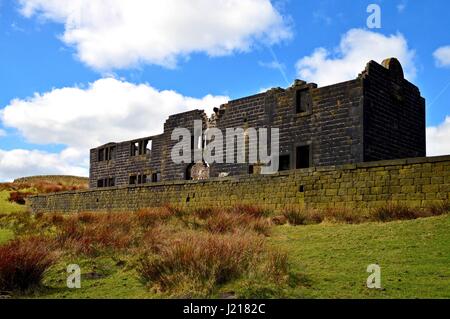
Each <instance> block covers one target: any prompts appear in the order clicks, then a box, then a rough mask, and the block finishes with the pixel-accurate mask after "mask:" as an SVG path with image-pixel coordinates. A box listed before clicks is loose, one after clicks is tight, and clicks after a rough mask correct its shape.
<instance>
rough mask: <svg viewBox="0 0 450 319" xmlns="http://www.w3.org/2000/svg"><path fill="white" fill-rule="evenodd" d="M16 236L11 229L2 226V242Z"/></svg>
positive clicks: (0, 232)
mask: <svg viewBox="0 0 450 319" xmlns="http://www.w3.org/2000/svg"><path fill="white" fill-rule="evenodd" d="M13 237H14V234H13V232H12V231H11V230H10V229H4V228H0V244H3V243H4V242H6V241H8V240H10V239H12V238H13Z"/></svg>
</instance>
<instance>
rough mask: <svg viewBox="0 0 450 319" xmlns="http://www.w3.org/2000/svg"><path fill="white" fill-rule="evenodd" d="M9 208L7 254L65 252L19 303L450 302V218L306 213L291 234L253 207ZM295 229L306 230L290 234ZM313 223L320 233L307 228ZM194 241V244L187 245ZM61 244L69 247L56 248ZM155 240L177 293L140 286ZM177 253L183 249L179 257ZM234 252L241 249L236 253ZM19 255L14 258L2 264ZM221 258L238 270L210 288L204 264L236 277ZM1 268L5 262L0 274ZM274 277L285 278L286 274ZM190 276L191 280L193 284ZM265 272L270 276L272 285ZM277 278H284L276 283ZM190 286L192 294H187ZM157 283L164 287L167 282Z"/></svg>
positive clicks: (0, 212) (1, 230) (3, 224)
mask: <svg viewBox="0 0 450 319" xmlns="http://www.w3.org/2000/svg"><path fill="white" fill-rule="evenodd" d="M8 198H9V191H8V190H3V191H0V245H9V243H10V242H9V241H10V240H12V239H14V237H15V236H19V237H18V238H22V239H23V238H26V237H27V236H30V235H32V236H34V235H39V236H44V237H42V238H55V239H56V240H57V243H58V245H59V246H58V247H57V248H56V251H59V252H61V255H60V257H58V259H57V262H56V264H54V265H53V266H51V267H50V268H49V269H48V271H47V272H46V273H45V274H44V277H43V280H42V285H40V286H39V287H38V288H36V287H35V288H33V289H30V290H26V291H22V292H17V291H15V292H14V291H13V292H11V294H12V297H15V298H171V297H195V295H194V296H193V295H191V294H190V293H188V294H187V295H186V294H185V293H186V292H191V291H192V290H195V289H192V287H191V286H189V285H193V286H195V287H203V288H204V287H205V286H206V287H207V289H206V290H205V291H204V292H202V293H201V295H200V296H202V297H207V298H224V297H240V298H450V215H449V214H448V213H447V214H446V213H444V214H443V215H441V216H435V217H427V218H418V219H414V218H416V217H420V216H422V213H421V212H415V213H417V214H418V215H414V216H412V215H411V214H410V213H411V212H408V211H404V210H396V209H397V208H395V207H394V208H392V207H390V208H389V209H387V210H384V211H383V214H381V215H380V214H375V215H371V216H372V217H371V218H372V219H370V218H367V216H366V217H365V218H361V217H358V216H357V213H356V212H350V213H349V212H343V211H334V212H333V211H325V215H324V216H323V218H319V219H317V216H316V215H317V213H318V212H317V211H313V212H311V213H312V214H309V213H307V214H306V215H305V212H302V213H301V214H296V213H295V212H291V213H290V214H289V215H287V219H288V220H289V221H290V222H291V224H289V223H288V224H284V225H279V226H275V225H272V226H270V223H269V224H267V223H266V221H267V217H261V216H263V215H258V214H259V213H258V210H257V209H255V208H251V207H250V208H246V209H247V211H246V212H241V211H235V212H228V213H227V212H211V211H204V212H202V211H199V212H197V213H196V214H197V215H195V214H194V215H195V216H191V214H189V213H187V214H186V212H184V213H180V212H177V211H176V210H175V211H174V212H172V213H170V214H169V215H167V211H165V210H164V209H163V210H156V211H149V212H147V214H144V215H142V218H140V217H136V213H123V214H119V215H118V216H116V214H112V215H111V216H109V215H103V217H102V216H98V214H80V215H79V216H73V215H68V216H66V217H62V216H60V215H59V216H54V215H51V214H50V215H49V216H48V217H45V216H44V217H40V219H37V218H34V217H32V216H30V215H27V214H25V215H24V214H23V213H24V212H25V211H26V210H27V207H26V206H25V205H18V204H15V203H11V202H9V201H8ZM446 209H447V210H448V206H447V208H446ZM255 213H256V214H255ZM234 214H237V215H234ZM386 214H387V215H386ZM100 215H101V214H100ZM203 215H204V216H203ZM26 216H28V217H26ZM138 216H139V215H138ZM258 216H259V217H258ZM386 216H387V217H389V216H391V217H393V218H392V219H404V218H405V216H409V217H407V218H413V219H412V220H396V221H390V222H373V220H377V218H383V219H381V220H383V221H387V220H391V219H390V218H386ZM424 216H428V215H427V214H425V215H424ZM30 218H31V219H30ZM154 218H156V221H155V219H154ZM369 221H370V222H369ZM71 222H74V223H71ZM297 222H298V223H300V224H305V223H306V224H307V225H301V226H293V225H292V224H295V223H297ZM311 222H312V223H318V224H311V225H310V224H309V223H311ZM347 222H354V223H355V224H347ZM14 225H15V226H14ZM74 227H75V228H74ZM13 230H14V231H13ZM155 231H156V233H154V232H155ZM158 231H159V232H160V233H158ZM67 234H69V235H67ZM146 234H147V235H148V234H150V235H151V236H150V239H151V240H150V241H147V239H146ZM152 234H156V235H152ZM158 234H159V235H158ZM66 235H67V236H69V237H67V236H66ZM192 235H193V236H194V237H189V236H192ZM70 236H72V237H70ZM180 236H181V237H180ZM183 236H184V237H185V238H187V239H188V240H187V242H188V243H189V244H188V245H183V244H182V243H183V240H180V239H179V238H183ZM197 236H200V238H205V239H208V238H210V239H213V240H212V242H209V244H211V243H212V246H210V247H209V249H210V251H209V254H210V255H205V254H204V250H205V247H206V248H207V247H208V246H207V245H206V244H205V243H204V242H203V241H202V240H197V243H195V239H196V238H197ZM246 236H250V237H248V238H247V237H246ZM66 237H67V238H66ZM58 238H60V239H61V238H63V239H64V238H65V239H64V240H63V241H61V240H59V241H58ZM152 238H153V239H152ZM189 238H191V240H189ZM244 239H245V241H242V242H239V240H244ZM155 240H156V246H155V247H156V248H158V249H157V250H155V251H154V252H152V254H153V255H152V256H156V257H157V258H162V259H161V260H163V261H164V258H166V259H167V258H168V257H170V256H172V257H173V256H175V257H174V258H172V259H170V258H169V259H168V260H166V261H165V264H164V263H162V264H158V263H157V264H154V260H153V259H152V260H151V262H152V263H153V264H152V263H151V264H150V265H151V267H156V269H158V267H159V269H160V270H162V271H163V273H162V274H159V275H162V276H163V277H161V278H163V279H164V278H165V279H164V280H166V282H167V281H169V282H172V283H175V286H174V287H169V288H167V289H165V290H164V289H163V290H161V289H160V286H158V284H154V283H152V281H151V280H150V282H149V281H148V280H143V277H142V272H141V273H139V271H138V268H137V265H138V264H139V262H140V258H141V257H142V252H143V251H144V252H145V251H146V250H145V249H146V245H150V246H151V245H154V244H155V242H154V241H155ZM192 240H193V242H192ZM254 240H256V241H258V240H263V243H264V247H266V248H264V250H263V251H262V254H263V255H261V252H258V251H259V250H258V248H255V247H257V245H256V246H255V245H253V246H252V245H251V242H252V241H254ZM184 241H186V240H184ZM180 242H181V244H180ZM99 245H100V246H99ZM161 245H162V246H161ZM173 245H178V246H179V247H178V248H176V249H172V247H173ZM190 245H193V246H195V245H197V246H196V247H197V248H196V249H197V250H195V249H194V250H191V248H192V247H190ZM215 245H216V246H215ZM217 245H218V246H217ZM233 245H234V246H233ZM240 245H243V246H240ZM93 247H94V250H92V248H93ZM161 247H162V248H163V250H164V249H166V250H167V249H168V250H167V251H168V253H169V255H164V254H162V253H161V251H160V249H161ZM164 247H165V248H164ZM230 247H231V248H233V247H234V248H233V249H231V250H229V248H230ZM194 248H195V247H194ZM216 248H218V249H219V251H220V254H222V255H220V254H219V253H218V256H220V257H217V256H216V254H215V251H216ZM241 248H242V249H248V253H249V254H250V255H252V254H253V255H254V256H255V257H256V258H262V259H257V260H259V261H258V264H257V266H256V268H258V267H259V264H260V263H262V264H263V265H265V266H264V267H266V266H267V265H268V266H267V267H268V268H262V271H261V269H259V270H258V269H256V270H254V269H253V268H252V267H253V266H248V265H246V264H245V263H244V264H242V260H241V259H242V258H243V257H242V256H245V254H244V255H240V254H239V251H240V250H241ZM47 249H49V251H50V252H51V251H52V250H53V249H54V248H50V246H49V247H48V248H47ZM80 249H82V251H81V252H80V251H79V250H80ZM177 249H181V250H180V251H181V253H182V254H181V255H179V256H178V255H176V254H178V253H180V251H179V250H177ZM224 249H225V250H224ZM269 251H274V252H281V253H283V252H284V253H285V255H286V256H287V264H288V267H287V268H284V263H283V261H282V260H281V261H280V260H278V261H276V262H275V263H274V264H271V262H272V261H271V260H269V259H267V256H268V255H264V254H266V253H268V252H269ZM0 253H1V251H0ZM11 254H12V255H11ZM155 254H156V255H155ZM171 254H172V255H171ZM173 254H175V255H173ZM227 254H228V255H227ZM258 254H259V255H258ZM13 255H14V249H12V250H11V251H10V252H9V253H7V255H4V256H6V257H10V256H13ZM164 256H165V257H164ZM221 256H224V257H227V258H230V262H231V263H233V262H234V261H235V260H238V262H237V263H236V265H235V267H236V269H235V273H234V274H233V272H232V273H227V277H226V278H227V279H226V280H218V281H217V282H216V281H213V283H212V284H211V282H210V281H211V280H212V279H214V278H215V277H214V276H216V274H214V271H213V272H211V271H209V270H208V269H205V268H203V266H202V263H205V262H208V261H209V259H210V258H213V259H214V258H216V261H215V262H214V263H212V265H213V267H216V266H217V267H219V268H218V269H219V270H220V269H221V268H220V267H222V268H223V267H225V271H230V269H228V266H227V265H226V264H225V265H224V264H223V263H222V264H221V263H220V260H221V258H222V257H221ZM261 256H263V257H261ZM25 257H26V254H25ZM4 258H5V257H4ZM11 258H12V257H11ZM20 258H23V257H20ZM196 258H200V259H201V258H203V261H202V260H200V262H198V261H196ZM236 258H238V259H236ZM180 259H181V260H183V259H184V260H185V261H184V262H185V264H184V266H181V265H183V264H180V263H178V260H180ZM11 260H13V259H11ZM156 260H157V261H158V260H159V259H156ZM169 262H170V263H169ZM266 263H267V265H266ZM1 264H2V263H1V261H0V268H1ZM25 264H26V262H25V263H24V265H25ZM69 264H77V265H79V266H80V267H81V271H82V288H81V289H68V288H67V286H66V279H67V276H68V273H67V266H68V265H69ZM370 264H378V265H380V267H381V285H382V289H379V290H377V289H368V288H367V287H366V280H367V277H368V276H369V273H367V272H366V269H367V266H368V265H370ZM4 265H5V264H4ZM10 265H15V263H11V264H10ZM274 265H275V266H274ZM151 267H150V270H151V272H150V277H151V278H157V279H156V283H157V282H158V280H159V279H161V278H160V277H152V276H155V273H154V272H153V270H152V269H151ZM161 267H162V268H161ZM184 267H187V268H191V270H186V269H185V268H184ZM277 267H280V268H282V269H281V270H280V271H279V273H278V271H277V269H276V268H277ZM223 270H224V269H221V271H223ZM189 271H193V272H194V274H193V276H192V273H189ZM0 272H1V269H0ZM197 272H199V273H200V274H201V275H199V274H198V273H197ZM202 272H204V273H202ZM266 272H267V273H270V274H271V275H269V277H266V274H265V273H266ZM236 273H237V275H236ZM164 276H166V277H164ZM183 276H184V277H183ZM186 276H187V277H186ZM270 276H272V277H270ZM273 276H275V277H276V276H280V277H276V278H279V279H274V278H275V277H273ZM0 277H1V273H0ZM158 278H159V279H158ZM0 279H1V278H0ZM185 279H186V281H187V283H188V284H187V286H183V285H180V283H183V281H184V280H185ZM196 280H200V282H196ZM214 280H216V279H214ZM0 281H1V280H0ZM222 281H223V282H222ZM160 283H162V284H164V281H161V282H160ZM196 285H197V286H196ZM175 288H176V289H175ZM1 290H2V289H0V291H1Z"/></svg>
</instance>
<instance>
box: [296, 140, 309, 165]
mask: <svg viewBox="0 0 450 319" xmlns="http://www.w3.org/2000/svg"><path fill="white" fill-rule="evenodd" d="M296 153H297V154H296V155H297V156H296V157H297V163H296V168H297V169H300V168H309V167H310V164H311V163H310V160H309V158H310V147H309V145H304V146H298V147H297V152H296Z"/></svg>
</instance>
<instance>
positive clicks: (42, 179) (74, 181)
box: [13, 175, 89, 186]
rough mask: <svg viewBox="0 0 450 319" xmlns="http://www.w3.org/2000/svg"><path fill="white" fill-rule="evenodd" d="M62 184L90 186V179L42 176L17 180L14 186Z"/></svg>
mask: <svg viewBox="0 0 450 319" xmlns="http://www.w3.org/2000/svg"><path fill="white" fill-rule="evenodd" d="M39 183H48V184H61V185H67V186H76V185H88V184H89V178H87V177H79V176H68V175H42V176H29V177H22V178H17V179H15V180H14V182H13V184H39Z"/></svg>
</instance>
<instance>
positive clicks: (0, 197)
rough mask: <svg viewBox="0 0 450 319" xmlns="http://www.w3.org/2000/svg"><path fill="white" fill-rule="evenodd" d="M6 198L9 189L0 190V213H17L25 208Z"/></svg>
mask: <svg viewBox="0 0 450 319" xmlns="http://www.w3.org/2000/svg"><path fill="white" fill-rule="evenodd" d="M8 198H9V191H6V190H4V191H0V214H1V213H3V214H8V213H18V212H22V211H24V210H26V207H25V206H23V205H18V204H16V203H11V202H10V201H8Z"/></svg>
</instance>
